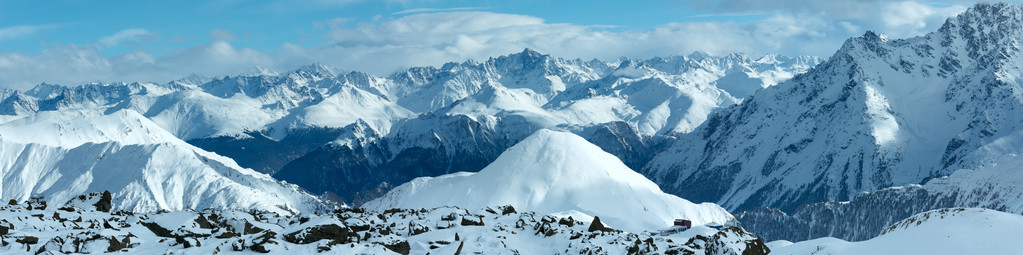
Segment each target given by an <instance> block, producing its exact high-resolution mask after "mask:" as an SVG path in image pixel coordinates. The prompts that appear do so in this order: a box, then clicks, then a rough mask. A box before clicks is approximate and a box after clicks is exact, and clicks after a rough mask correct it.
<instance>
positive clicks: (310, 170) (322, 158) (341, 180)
mask: <svg viewBox="0 0 1023 255" xmlns="http://www.w3.org/2000/svg"><path fill="white" fill-rule="evenodd" d="M537 129H538V127H537V126H535V125H533V124H530V122H528V121H527V120H524V119H522V118H521V117H518V116H507V117H503V118H494V119H486V118H480V119H475V118H470V117H468V116H465V115H434V114H424V115H422V116H420V117H418V118H416V119H410V120H405V121H401V122H399V123H398V124H396V125H395V126H394V127H392V130H391V131H390V133H389V134H388V135H387V136H380V135H379V134H378V132H376V131H374V130H372V129H369V128H368V127H367V126H365V125H361V124H359V123H356V124H353V125H350V126H348V127H345V128H344V129H343V131H342V133H344V134H348V136H350V137H345V136H346V135H342V136H341V137H339V138H338V140H339V141H345V142H344V143H330V144H327V145H324V146H321V147H319V148H316V149H314V150H312V151H310V152H309V153H307V154H305V155H303V156H301V157H299V158H297V159H295V160H293V161H291V162H290V163H288V164H287V165H285V166H284V167H283V168H281V170H280V171H279V172H277V173H276V174H274V177H275V178H278V179H280V180H284V181H287V182H289V183H294V184H298V185H299V186H302V187H303V188H305V189H307V190H309V191H310V192H312V193H314V194H333V195H336V196H338V197H340V198H341V200H343V201H344V202H346V203H348V204H351V205H354V206H358V205H361V204H362V203H363V202H366V201H369V200H372V199H374V198H377V197H379V196H381V195H383V194H385V193H386V192H387V191H388V190H389V189H390V188H391V187H393V186H396V185H400V184H402V183H405V182H408V181H410V180H412V179H414V178H416V177H424V176H439V175H444V174H449V173H455V172H461V171H466V172H476V171H479V170H482V169H483V168H484V167H486V166H487V165H489V164H490V163H491V162H493V161H494V160H495V159H497V156H499V155H500V154H501V153H502V152H504V150H506V149H508V148H509V147H511V146H512V145H514V144H515V143H517V142H518V141H521V140H522V139H524V138H525V137H527V136H529V135H530V134H532V133H533V132H534V131H536V130H537ZM576 132H577V133H579V134H580V135H581V136H583V137H584V138H586V139H587V140H589V141H590V142H592V143H594V144H596V145H597V146H601V148H603V149H604V150H605V151H608V152H609V153H611V154H614V155H616V156H619V157H621V158H625V159H628V160H629V161H628V162H626V164H627V165H629V164H631V165H630V166H632V167H638V166H640V165H643V164H646V161H648V160H649V159H650V158H652V157H653V156H654V154H655V152H656V148H654V147H653V146H651V144H652V143H651V142H650V141H649V138H643V137H641V136H640V135H639V134H638V133H637V131H636V130H635V129H633V128H631V127H630V126H629V125H628V124H627V123H624V122H611V123H605V124H600V125H596V126H593V127H590V128H585V129H581V130H576ZM356 134H357V135H356Z"/></svg>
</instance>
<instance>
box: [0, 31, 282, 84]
mask: <svg viewBox="0 0 1023 255" xmlns="http://www.w3.org/2000/svg"><path fill="white" fill-rule="evenodd" d="M272 64H273V61H272V58H271V57H270V56H269V55H268V54H265V53H262V52H258V51H255V50H252V49H246V48H242V49H238V48H235V47H234V46H232V45H231V44H230V43H228V42H226V41H221V40H217V41H214V42H211V43H209V44H203V45H199V46H195V47H192V48H187V49H183V50H179V51H176V52H173V53H170V54H166V55H163V56H155V55H153V54H151V53H148V52H145V51H142V50H135V51H131V52H128V53H125V54H121V55H116V56H112V57H106V56H103V55H102V54H100V52H99V50H98V49H97V48H96V47H95V46H91V45H88V46H75V45H61V46H58V47H55V48H51V49H47V50H44V51H43V52H41V53H39V54H37V55H34V56H30V55H24V54H20V53H2V52H0V73H4V74H6V75H3V76H0V84H2V85H0V86H3V87H12V88H19V89H26V88H31V87H32V86H35V85H36V84H39V83H43V82H46V83H58V84H64V85H77V84H82V83H88V82H94V81H103V82H113V81H125V82H132V81H154V82H167V81H171V80H175V79H180V78H183V77H185V76H187V75H189V74H193V73H194V74H200V75H205V76H218V75H225V74H235V73H240V72H243V71H245V70H247V69H248V68H251V67H253V66H270V65H272Z"/></svg>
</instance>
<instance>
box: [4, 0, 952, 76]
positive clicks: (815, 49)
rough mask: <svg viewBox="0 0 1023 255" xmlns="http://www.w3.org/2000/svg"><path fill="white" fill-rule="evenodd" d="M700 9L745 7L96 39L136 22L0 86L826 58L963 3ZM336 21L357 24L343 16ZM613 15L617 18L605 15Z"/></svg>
mask: <svg viewBox="0 0 1023 255" xmlns="http://www.w3.org/2000/svg"><path fill="white" fill-rule="evenodd" d="M693 8H696V9H698V10H703V11H706V12H708V14H705V15H701V16H704V17H712V16H716V15H722V16H723V15H753V16H756V17H758V18H757V19H756V20H753V21H748V22H722V21H698V22H679V23H668V24H662V25H658V26H654V27H652V28H649V29H628V28H614V27H609V26H606V25H579V24H569V23H550V22H547V21H546V20H544V19H542V18H539V17H534V16H528V15H518V14H506V13H495V12H487V11H479V10H478V9H475V8H465V9H445V10H443V11H440V12H437V11H431V10H428V9H415V10H409V11H405V12H398V13H396V14H392V15H396V16H391V17H382V18H375V19H373V20H371V21H363V22H356V21H352V20H349V19H345V18H343V17H339V18H338V19H335V21H340V22H331V23H330V24H328V25H324V24H310V27H313V26H318V27H321V28H326V29H321V30H322V31H324V32H323V34H322V35H320V36H322V38H323V40H324V41H326V43H324V44H321V45H315V46H303V45H300V44H298V43H284V44H283V45H281V46H280V48H279V49H277V50H275V51H271V52H263V51H257V50H253V49H250V48H245V47H240V46H238V45H236V44H234V43H237V42H235V41H232V40H234V39H235V38H236V36H235V35H234V34H233V33H232V32H231V31H226V30H217V29H213V30H211V31H208V32H206V33H207V34H208V35H209V36H210V37H211V38H213V39H212V40H211V41H209V42H208V43H204V44H200V45H195V46H192V47H189V48H183V49H176V50H173V51H171V52H170V53H164V54H161V55H156V54H154V53H152V52H149V51H146V49H145V47H137V48H136V49H135V50H133V51H130V52H127V53H123V54H120V55H115V56H104V55H103V54H101V53H100V52H99V50H98V49H102V48H104V47H110V46H113V45H118V44H123V43H143V42H144V41H145V40H146V38H158V37H159V36H158V35H156V34H154V33H152V32H150V31H148V30H146V29H143V28H134V29H127V30H123V31H120V32H118V33H115V34H113V35H110V36H107V37H104V38H100V39H98V40H97V41H96V42H95V43H93V44H89V45H84V46H77V45H58V46H55V47H53V48H50V49H47V50H44V51H42V52H41V53H38V54H34V55H30V54H23V53H14V52H3V51H0V73H3V74H4V75H0V87H12V88H20V89H24V88H29V87H31V86H34V85H36V84H39V83H43V82H46V83H59V84H65V85H76V84H82V83H88V82H96V81H102V82H113V81H127V82H131V81H152V82H166V81H170V80H174V79H179V78H182V77H185V76H188V75H190V74H198V75H204V76H221V75H229V74H237V73H241V72H244V71H246V70H250V69H251V68H252V67H254V66H263V67H269V68H272V69H275V70H278V71H281V70H290V69H293V68H296V67H298V66H302V65H308V64H311V63H322V64H329V65H334V66H337V67H339V68H342V69H347V70H358V71H366V72H370V73H373V74H377V75H386V74H388V73H391V72H393V71H396V70H399V69H401V68H403V67H411V66H424V65H441V64H443V63H445V62H451V61H464V60H466V59H478V60H482V59H486V58H488V57H492V56H499V55H505V54H509V53H514V52H518V51H521V50H522V49H523V48H532V49H535V50H538V51H540V52H544V53H549V54H553V55H556V56H560V57H567V58H583V59H591V58H598V59H615V58H618V57H622V56H625V57H632V58H645V57H651V56H665V55H678V54H687V53H689V52H692V51H697V50H700V51H706V52H709V53H711V54H727V53H732V52H743V53H747V54H752V55H759V54H766V53H781V54H786V55H818V56H829V55H831V54H832V53H833V51H834V50H836V49H837V48H838V47H839V46H840V45H841V43H842V42H843V41H844V40H846V39H847V38H849V37H852V36H858V35H861V34H863V32H865V31H866V30H867V29H871V30H875V31H880V32H882V33H886V34H888V35H890V36H891V37H894V38H903V37H910V36H916V35H921V34H923V33H925V32H927V31H932V30H935V29H936V28H937V27H939V26H940V25H941V24H942V23H943V22H944V19H946V18H947V17H950V16H954V15H956V14H958V13H960V12H962V11H964V10H965V9H966V7H965V6H963V5H959V4H954V3H953V4H947V5H942V6H935V5H929V4H924V3H921V2H915V1H905V2H893V1H879V0H878V1H863V0H861V1H809V0H806V1H803V0H794V1H768V2H764V1H753V0H723V1H718V2H717V3H716V4H694V6H693ZM343 24H354V25H348V26H342V25H343ZM607 25H614V24H607ZM33 29H38V28H32V27H8V28H0V40H4V39H5V38H13V37H17V36H21V35H24V34H26V33H32V31H33Z"/></svg>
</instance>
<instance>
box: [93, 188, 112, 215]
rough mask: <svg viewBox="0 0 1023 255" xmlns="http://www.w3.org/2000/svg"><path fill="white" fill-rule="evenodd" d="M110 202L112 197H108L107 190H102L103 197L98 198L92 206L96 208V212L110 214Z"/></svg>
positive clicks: (108, 192)
mask: <svg viewBox="0 0 1023 255" xmlns="http://www.w3.org/2000/svg"><path fill="white" fill-rule="evenodd" d="M112 201H113V197H111V196H110V191H109V190H104V191H103V195H100V197H99V201H98V202H96V203H95V204H93V205H95V206H96V210H97V211H101V212H110V208H112V207H113V206H112V205H111V202H112Z"/></svg>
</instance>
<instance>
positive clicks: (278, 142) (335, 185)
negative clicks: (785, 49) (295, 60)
mask: <svg viewBox="0 0 1023 255" xmlns="http://www.w3.org/2000/svg"><path fill="white" fill-rule="evenodd" d="M820 61H821V59H819V58H815V57H798V58H788V57H784V56H777V55H768V56H764V57H761V58H758V59H752V58H749V57H747V56H745V55H742V54H732V55H727V56H720V57H714V56H709V55H707V54H703V53H694V54H691V55H689V56H672V57H664V58H653V59H648V60H630V59H620V60H616V61H598V60H591V61H583V60H578V59H577V60H568V59H561V58H557V57H554V56H550V55H544V54H540V53H538V52H535V51H532V50H529V49H526V50H524V51H523V52H521V53H516V54H511V55H508V56H501V57H496V58H491V59H488V60H486V61H475V60H469V61H466V62H463V63H449V64H446V65H444V66H442V67H440V68H435V67H416V68H409V69H407V70H403V71H400V72H396V73H394V74H392V75H389V76H387V77H378V76H373V75H369V74H366V73H362V72H342V71H340V70H337V69H335V68H332V67H329V66H323V65H310V66H306V67H302V68H299V69H296V70H293V71H290V72H285V73H277V72H273V71H270V70H266V69H257V70H256V71H254V72H252V73H249V74H243V75H238V76H226V77H216V78H204V77H197V76H192V77H187V78H184V79H181V80H177V81H173V82H169V83H166V84H155V83H94V84H85V85H79V86H70V87H69V86H60V85H52V84H42V85H39V86H37V87H35V88H33V89H30V90H27V91H16V90H7V89H0V114H2V115H0V123H7V124H5V125H22V126H25V125H35V124H33V123H36V122H39V123H48V122H60V121H65V120H68V119H71V118H72V117H55V116H64V115H67V114H70V113H74V114H79V115H82V116H95V117H99V116H120V115H118V114H123V113H137V114H135V115H138V116H137V118H139V119H143V120H145V121H147V123H149V124H151V125H150V127H148V128H151V129H153V130H159V132H163V133H161V134H166V135H165V136H166V137H161V139H162V140H159V141H151V142H149V143H146V144H147V145H148V144H153V143H155V144H158V145H159V146H156V147H162V146H166V144H175V145H181V146H180V147H183V148H184V149H183V150H186V151H195V153H199V154H201V155H207V154H208V155H214V154H211V153H207V152H205V151H210V152H213V153H216V154H219V155H223V156H227V157H229V158H231V159H233V161H234V162H237V166H234V165H233V164H234V163H233V162H227V163H224V164H225V165H229V166H230V167H228V168H231V169H232V171H244V169H243V168H251V169H254V170H256V171H257V172H261V173H267V174H271V175H273V176H274V177H276V178H277V179H280V180H283V181H286V182H288V183H293V184H297V185H299V186H301V187H302V189H303V190H306V191H309V192H311V193H312V194H316V195H323V197H325V198H329V199H333V200H340V201H345V202H348V203H351V204H353V205H358V204H360V203H361V202H365V201H368V200H370V199H372V198H375V197H377V196H380V195H382V194H383V193H384V192H385V191H387V190H388V189H389V188H390V187H393V186H395V185H399V184H402V183H404V182H407V181H410V180H412V179H413V178H416V177H422V176H439V175H443V174H450V173H455V172H463V171H469V172H474V171H479V170H480V169H483V168H484V167H485V166H487V165H489V164H490V163H491V162H493V161H494V160H495V159H497V157H498V155H500V154H501V152H503V151H505V149H507V148H509V147H511V146H512V145H514V144H516V143H517V142H519V141H521V140H522V139H524V138H526V137H527V136H529V135H530V134H532V133H533V132H535V131H537V130H541V129H554V130H562V131H571V132H575V133H577V134H580V135H583V136H584V137H585V138H586V139H588V140H589V141H590V142H591V143H593V144H596V145H598V146H600V147H601V148H602V149H603V150H605V151H608V152H610V153H612V154H614V155H615V156H617V157H619V158H621V159H622V160H623V161H624V162H625V163H626V165H628V166H629V167H631V168H637V169H638V168H640V167H642V166H643V165H645V164H646V162H647V161H648V160H649V159H650V158H652V157H653V156H654V155H655V154H656V153H657V151H659V150H660V149H661V148H662V147H663V146H664V145H666V144H669V143H670V141H671V140H672V139H674V137H676V136H677V135H679V134H683V133H686V132H689V131H691V130H693V129H694V128H696V127H697V126H698V125H700V124H701V123H702V122H703V121H704V120H705V119H706V117H707V115H708V114H709V113H710V112H712V111H714V110H715V109H718V108H720V107H723V106H729V105H733V104H736V103H739V102H742V100H744V99H743V98H744V97H745V96H747V95H748V94H750V92H751V91H754V90H757V89H761V88H764V87H769V86H772V85H774V84H776V83H778V82H779V81H782V80H785V79H787V78H789V77H792V76H794V75H795V74H797V73H801V72H805V71H806V70H808V69H810V68H812V67H813V66H814V65H816V64H817V63H819V62H820ZM103 118H107V117H103ZM76 121H77V120H76ZM74 125H84V126H90V125H94V124H92V123H77V124H73V125H70V124H69V126H74ZM12 130H14V129H12ZM5 132H14V131H5ZM96 132H100V133H104V132H105V133H104V134H105V135H99V136H98V137H103V138H104V139H107V140H95V141H90V143H89V144H85V145H82V146H92V145H93V144H91V143H113V144H125V143H129V144H131V143H130V142H131V141H121V139H133V138H131V137H119V136H115V135H112V134H108V133H112V132H115V131H114V130H106V131H96ZM152 132H153V133H158V132H157V131H152ZM71 133H74V132H71ZM11 134H14V133H11ZM54 135H56V136H54V137H47V138H45V139H44V137H42V136H34V138H32V139H36V138H38V139H44V140H46V139H63V138H61V136H60V135H59V134H54ZM0 136H2V137H5V138H6V137H12V136H13V135H9V134H6V133H0ZM55 137H56V138H55ZM175 139H176V140H175ZM180 140H183V141H187V143H188V144H191V145H194V146H195V147H198V148H195V147H191V146H189V147H184V145H187V144H185V143H181V142H180ZM41 141H43V140H41ZM22 142H25V143H39V142H33V141H31V139H28V140H24V141H22ZM61 146H63V147H61V148H62V149H64V150H71V149H73V148H78V147H80V146H79V145H74V146H69V145H66V144H62V145H61ZM204 150H205V151H204ZM11 153H14V152H11ZM90 153H93V154H96V157H97V158H101V157H102V156H103V155H105V154H103V153H102V152H93V151H90ZM153 153H155V152H152V153H150V152H145V153H144V154H143V156H140V157H139V160H137V162H139V164H143V165H144V166H146V167H149V168H151V169H153V171H157V172H161V173H162V175H161V176H163V177H161V178H166V179H185V180H189V179H188V178H186V177H183V175H187V174H184V173H178V172H175V171H172V170H178V171H182V172H185V173H190V172H193V171H198V172H202V171H204V170H197V169H205V166H203V165H188V166H182V165H180V164H177V162H174V164H165V165H159V164H153V163H147V162H150V161H153V159H151V158H159V159H160V160H162V158H167V159H170V158H174V159H177V158H180V157H183V156H181V155H175V156H174V157H171V156H169V155H163V154H159V155H156V154H153ZM18 155H22V154H12V155H10V156H9V157H12V158H18ZM146 155H149V156H146ZM179 156H180V157H179ZM63 157H65V156H63V155H57V156H53V157H52V158H49V159H45V160H41V162H40V163H35V164H38V166H34V167H29V168H32V169H30V170H31V171H41V172H44V173H50V175H52V176H63V177H61V178H65V179H66V178H71V177H72V176H77V174H78V173H79V172H83V171H85V172H88V171H89V170H92V171H97V173H98V171H112V170H111V168H112V165H98V166H82V167H80V168H75V169H72V168H69V167H58V163H57V162H56V161H59V160H61V159H62V158H63ZM19 160H23V159H19ZM42 161H45V162H42ZM219 161H223V160H219ZM17 162H20V161H14V160H12V161H10V163H11V164H12V165H15V164H16V163H17ZM182 162H189V161H187V160H183V161H182ZM203 163H207V162H206V161H203ZM69 164H70V163H69ZM117 164H120V162H119V163H117ZM239 166H240V167H239ZM193 167H194V168H195V169H193ZM93 168H95V169H93ZM9 169H13V170H9V171H7V172H5V178H8V179H10V182H11V183H19V185H5V188H8V187H9V188H10V189H11V191H5V192H4V193H3V194H2V195H0V198H3V199H8V198H14V199H18V200H23V199H26V197H27V196H28V194H31V193H44V194H46V195H48V196H50V197H52V198H54V199H66V197H68V196H72V195H73V194H77V193H81V192H90V191H97V190H98V188H100V187H98V186H95V185H94V186H89V185H92V184H90V182H88V181H87V178H85V179H82V180H81V181H80V182H82V183H79V184H80V185H78V186H75V187H78V188H75V189H73V190H72V189H69V190H67V191H61V190H57V189H49V187H50V186H47V185H50V184H49V183H47V182H46V180H45V179H42V178H43V177H41V176H36V175H21V174H15V173H18V172H17V171H24V169H25V167H10V168H9ZM215 169H219V168H215ZM64 171H73V172H71V173H73V174H69V173H65V172H64ZM117 171H121V170H117ZM147 174H150V172H143V173H142V174H140V175H139V176H137V178H143V179H144V178H150V177H149V176H148V175H147ZM220 174H222V175H223V174H224V173H222V172H221V173H220ZM86 176H89V175H86ZM93 176H95V175H93ZM47 178H57V177H47ZM83 178H84V177H83ZM259 178H266V177H265V176H259ZM8 179H5V183H6V182H7V180H8ZM267 180H269V181H272V179H267ZM234 181H241V180H237V179H236V180H234ZM126 182H127V181H126ZM36 183H43V185H36ZM116 183H120V182H116ZM198 183H202V182H198ZM22 184H24V185H22ZM196 185H197V186H196V187H189V186H188V185H183V186H182V185H171V186H174V189H177V191H182V190H181V189H186V190H187V189H188V188H193V189H199V190H188V192H183V193H182V192H177V191H175V192H172V193H170V194H165V193H162V192H160V191H161V190H160V189H157V188H154V187H147V189H142V191H139V190H133V191H127V190H122V187H120V186H117V185H115V186H111V187H103V188H105V189H111V190H114V191H117V192H115V193H116V194H117V196H116V199H117V200H118V201H122V200H123V201H124V202H130V203H134V204H133V205H130V206H129V205H127V204H126V205H125V206H127V207H125V209H137V210H156V209H171V210H176V209H186V208H196V209H198V208H203V207H207V206H210V205H214V204H215V205H217V206H215V207H220V206H221V205H223V204H222V202H217V203H214V202H210V201H207V199H206V198H197V197H185V196H183V195H182V194H202V190H201V189H202V187H205V186H203V185H204V184H196ZM246 185H251V184H246ZM274 185H281V184H274ZM84 187H88V188H84ZM143 187H146V186H143ZM282 187H290V186H287V185H284V186H282ZM15 188H16V189H15ZM288 192H292V191H288ZM288 192H285V193H288ZM58 193H59V194H63V195H58ZM292 193H294V192H292ZM129 194H132V195H129ZM295 194H301V192H299V193H295ZM167 196H171V197H168V198H167V199H168V200H167V201H162V200H161V199H157V198H156V197H167ZM218 196H219V195H218ZM302 196H307V195H304V194H302ZM214 198H215V197H213V196H211V197H210V198H209V199H214ZM179 200H180V201H179ZM296 201H297V200H296ZM289 206H290V207H289ZM266 207H270V208H279V207H281V206H276V205H267V206H266ZM284 207H286V208H291V207H302V206H299V205H288V206H284ZM292 209H294V208H291V209H288V210H292ZM295 210H297V211H302V210H304V209H295ZM293 211H294V210H293Z"/></svg>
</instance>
